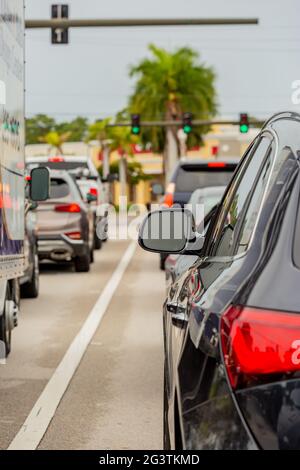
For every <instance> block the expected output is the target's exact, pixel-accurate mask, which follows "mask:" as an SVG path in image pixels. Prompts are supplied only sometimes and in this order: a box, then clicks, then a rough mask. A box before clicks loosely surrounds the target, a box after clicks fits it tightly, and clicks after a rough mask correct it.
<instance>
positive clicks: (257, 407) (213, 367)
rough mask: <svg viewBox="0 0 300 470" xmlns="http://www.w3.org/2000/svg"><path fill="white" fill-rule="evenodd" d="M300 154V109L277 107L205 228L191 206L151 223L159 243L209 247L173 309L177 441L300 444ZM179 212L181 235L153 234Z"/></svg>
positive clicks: (174, 293) (168, 440) (169, 391)
mask: <svg viewBox="0 0 300 470" xmlns="http://www.w3.org/2000/svg"><path fill="white" fill-rule="evenodd" d="M299 159H300V115H298V114H295V113H280V114H278V115H275V116H273V117H272V118H271V119H270V120H269V121H268V122H267V123H266V124H265V125H264V126H263V129H262V130H261V132H260V134H259V135H258V136H257V137H256V139H255V140H254V142H253V143H252V144H251V145H250V147H249V149H248V150H247V151H246V153H245V155H244V157H243V159H242V161H241V163H240V165H239V167H238V169H237V171H236V172H235V175H234V178H233V179H232V181H231V183H230V184H229V186H228V187H227V190H226V192H225V194H224V196H223V198H222V201H221V203H220V205H219V207H218V209H217V211H216V213H215V215H214V217H213V219H212V220H211V222H210V224H209V228H208V231H207V233H206V234H205V236H204V237H203V235H201V234H198V233H197V232H195V230H194V227H193V224H192V217H191V216H190V215H191V214H190V213H189V212H188V211H186V210H184V209H168V210H161V211H158V212H153V213H150V214H148V216H147V218H146V219H145V221H144V223H143V224H142V226H141V228H140V238H139V243H140V245H141V246H142V247H143V248H144V249H146V250H148V251H152V252H156V253H157V252H164V251H166V250H168V251H169V250H170V251H173V252H174V253H179V254H185V255H191V256H195V254H196V255H197V256H198V260H197V261H196V263H195V264H194V265H193V266H192V267H191V268H189V269H188V270H187V271H185V272H183V273H182V275H181V276H180V277H179V278H178V279H177V280H176V282H175V283H174V285H173V286H172V288H171V289H170V290H169V292H168V297H167V298H166V301H165V303H164V309H163V318H164V320H163V323H164V348H165V368H164V370H165V372H164V445H165V448H166V449H168V448H176V449H182V448H183V449H189V450H193V449H199V450H202V449H214V450H215V449H244V450H246V449H285V450H294V449H297V450H299V449H300V405H299V404H300V293H299V283H300V202H299V201H300V200H299V194H300V161H299ZM168 212H169V214H168ZM170 212H172V213H173V218H170ZM175 213H176V214H175ZM171 220H173V221H177V223H178V224H179V226H184V227H185V228H186V230H182V231H181V236H180V237H176V238H175V237H173V238H172V237H171V236H170V235H169V238H167V237H166V236H165V237H164V238H159V237H156V236H152V237H153V238H151V236H149V234H151V233H154V234H156V235H157V233H156V231H157V227H160V228H162V230H163V225H162V227H161V225H159V224H158V221H160V224H164V223H165V224H167V225H168V226H169V228H170V221H171ZM149 225H151V227H150V226H149ZM155 227H156V229H155ZM153 228H154V229H155V230H156V231H155V230H153V231H152V232H151V230H152V229H153ZM177 228H178V227H177ZM160 233H164V234H165V235H166V233H167V232H166V231H165V232H163V231H161V232H160ZM169 233H172V231H169ZM173 233H174V232H173ZM177 233H178V232H177Z"/></svg>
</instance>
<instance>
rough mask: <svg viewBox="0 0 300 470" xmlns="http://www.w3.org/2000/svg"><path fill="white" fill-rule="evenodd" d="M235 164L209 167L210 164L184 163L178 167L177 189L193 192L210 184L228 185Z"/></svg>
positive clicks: (178, 190)
mask: <svg viewBox="0 0 300 470" xmlns="http://www.w3.org/2000/svg"><path fill="white" fill-rule="evenodd" d="M234 170H235V165H228V166H227V168H217V167H216V168H209V167H208V166H207V167H206V166H204V165H201V166H198V167H197V165H194V166H192V165H183V166H180V167H179V168H178V172H177V176H176V181H175V191H177V192H188V193H190V192H193V191H194V190H195V189H198V188H199V189H200V188H204V187H209V186H226V185H227V184H228V183H229V181H230V180H231V177H232V173H233V172H234Z"/></svg>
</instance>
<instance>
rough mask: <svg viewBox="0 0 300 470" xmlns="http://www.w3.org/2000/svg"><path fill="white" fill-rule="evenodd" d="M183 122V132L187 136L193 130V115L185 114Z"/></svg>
mask: <svg viewBox="0 0 300 470" xmlns="http://www.w3.org/2000/svg"><path fill="white" fill-rule="evenodd" d="M182 120H183V131H184V132H185V134H190V133H191V132H192V130H193V123H192V120H193V115H192V113H184V114H183V117H182Z"/></svg>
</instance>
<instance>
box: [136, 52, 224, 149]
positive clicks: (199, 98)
mask: <svg viewBox="0 0 300 470" xmlns="http://www.w3.org/2000/svg"><path fill="white" fill-rule="evenodd" d="M149 50H150V52H151V58H147V59H143V60H142V61H141V62H140V63H139V64H137V65H136V66H134V67H131V70H130V76H131V77H136V78H137V82H136V85H135V90H134V92H133V94H132V96H131V97H130V99H129V106H128V114H130V113H138V114H141V116H142V119H144V120H159V119H174V120H178V119H181V116H182V113H183V112H187V111H189V112H191V113H193V115H194V118H195V119H210V118H212V117H213V116H214V115H215V114H216V111H217V105H216V90H215V73H214V71H213V69H212V68H211V67H207V66H206V65H205V64H203V63H201V62H200V61H199V56H198V53H197V52H196V51H194V50H193V49H190V48H188V47H183V48H180V49H177V50H176V51H175V52H173V53H171V52H168V51H166V50H165V49H161V48H158V47H156V46H154V45H150V46H149ZM207 130H208V129H207V128H206V129H203V128H202V129H199V130H197V131H195V132H193V133H192V135H191V136H190V137H189V143H190V144H191V145H194V144H195V143H196V142H199V141H200V142H201V136H202V134H203V133H204V132H207ZM142 139H143V142H152V144H153V146H154V149H155V150H159V151H161V150H163V148H164V146H165V132H164V130H163V129H159V128H148V129H142Z"/></svg>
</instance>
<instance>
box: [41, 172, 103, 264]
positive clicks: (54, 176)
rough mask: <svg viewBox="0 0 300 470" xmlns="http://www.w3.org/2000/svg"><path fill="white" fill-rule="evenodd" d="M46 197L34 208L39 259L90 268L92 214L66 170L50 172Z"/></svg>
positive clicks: (91, 255)
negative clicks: (48, 195)
mask: <svg viewBox="0 0 300 470" xmlns="http://www.w3.org/2000/svg"><path fill="white" fill-rule="evenodd" d="M50 178H51V179H50V198H49V199H48V200H47V201H45V202H43V203H41V204H39V205H38V208H37V212H36V213H37V225H38V255H39V259H40V260H45V259H46V260H51V261H55V262H66V261H70V262H71V261H72V262H73V263H74V266H75V270H76V271H77V272H86V271H89V270H90V263H91V262H92V261H93V256H94V255H93V249H94V216H93V212H92V211H91V209H90V206H89V201H84V200H83V198H82V195H81V193H80V190H79V188H78V186H77V185H76V182H75V180H74V179H73V178H72V176H70V175H69V174H68V173H67V172H66V171H51V172H50Z"/></svg>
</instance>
